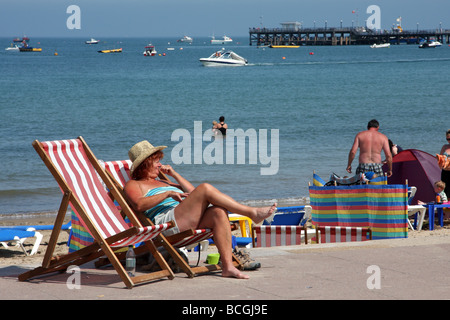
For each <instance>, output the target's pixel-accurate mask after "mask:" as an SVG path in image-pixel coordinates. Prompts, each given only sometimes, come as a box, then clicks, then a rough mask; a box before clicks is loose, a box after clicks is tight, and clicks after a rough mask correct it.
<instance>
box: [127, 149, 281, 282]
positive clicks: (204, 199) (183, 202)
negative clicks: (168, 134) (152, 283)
mask: <svg viewBox="0 0 450 320" xmlns="http://www.w3.org/2000/svg"><path fill="white" fill-rule="evenodd" d="M165 148H166V147H165V146H159V147H154V146H152V145H151V144H150V143H149V142H148V141H141V142H139V143H137V144H135V145H134V146H133V147H132V148H131V149H130V151H129V153H128V155H129V157H130V160H131V161H132V162H133V164H132V167H131V177H132V179H131V180H130V181H128V182H127V184H126V185H125V188H124V191H125V193H126V195H127V197H128V200H129V201H130V203H131V205H132V206H133V208H134V209H135V210H136V211H139V212H144V213H145V214H146V216H147V217H149V218H150V219H151V220H152V221H153V222H154V223H155V224H160V223H164V222H168V221H171V220H172V221H175V223H176V226H175V227H173V228H172V229H169V230H168V231H167V232H168V234H167V233H166V235H170V234H174V233H178V232H182V231H185V230H189V229H203V228H208V229H212V230H213V233H214V242H215V244H216V246H217V249H218V251H219V253H220V258H221V262H222V276H224V277H236V278H240V279H248V276H247V275H246V274H243V273H241V272H240V271H239V270H238V269H237V268H235V267H234V266H233V263H232V254H231V249H232V248H231V229H230V223H229V220H228V215H227V212H228V211H230V212H233V213H238V214H241V215H243V216H246V217H249V218H250V219H252V220H253V221H254V222H255V223H260V222H262V221H263V220H264V219H267V218H269V217H270V216H271V215H273V214H274V213H275V211H276V203H274V204H273V205H272V206H270V207H262V208H254V207H249V206H245V205H242V204H240V203H238V202H236V201H235V200H234V199H233V198H231V197H230V196H228V195H226V194H224V193H222V192H220V191H219V190H217V189H216V188H215V187H213V186H212V185H210V184H207V183H202V184H200V185H199V186H197V187H194V186H193V185H192V184H191V183H190V182H189V181H187V180H186V179H185V178H183V177H182V176H181V175H180V174H179V173H177V172H176V171H175V170H174V169H173V168H172V167H171V166H170V165H162V164H161V162H160V160H161V159H162V158H163V156H164V154H163V152H162V151H161V150H163V149H165ZM159 172H163V173H164V174H167V175H169V176H171V177H172V178H173V179H175V180H176V182H177V183H178V184H174V183H167V182H164V181H161V180H157V179H156V178H157V177H158V174H159Z"/></svg>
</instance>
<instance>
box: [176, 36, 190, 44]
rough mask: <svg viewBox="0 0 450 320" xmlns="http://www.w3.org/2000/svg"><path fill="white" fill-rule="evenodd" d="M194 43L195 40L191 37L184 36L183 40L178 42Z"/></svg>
mask: <svg viewBox="0 0 450 320" xmlns="http://www.w3.org/2000/svg"><path fill="white" fill-rule="evenodd" d="M193 41H194V39H192V38H191V37H189V36H184V37H183V38H181V39H178V40H177V42H185V43H192V42H193Z"/></svg>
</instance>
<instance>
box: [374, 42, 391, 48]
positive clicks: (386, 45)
mask: <svg viewBox="0 0 450 320" xmlns="http://www.w3.org/2000/svg"><path fill="white" fill-rule="evenodd" d="M390 46H391V44H390V43H379V44H377V43H374V44H373V45H371V46H370V47H371V48H372V49H377V48H389V47H390Z"/></svg>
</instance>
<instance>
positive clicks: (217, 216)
mask: <svg viewBox="0 0 450 320" xmlns="http://www.w3.org/2000/svg"><path fill="white" fill-rule="evenodd" d="M205 214H206V215H207V216H208V217H209V218H210V219H211V220H212V221H214V223H215V224H217V223H220V224H223V223H229V220H228V212H227V210H226V209H225V208H222V207H219V206H212V207H209V208H208V209H206V212H205Z"/></svg>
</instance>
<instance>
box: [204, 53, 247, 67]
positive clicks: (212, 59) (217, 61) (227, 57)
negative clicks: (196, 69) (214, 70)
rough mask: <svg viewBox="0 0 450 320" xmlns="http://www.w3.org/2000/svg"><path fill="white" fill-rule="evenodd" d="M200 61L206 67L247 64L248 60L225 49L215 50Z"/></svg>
mask: <svg viewBox="0 0 450 320" xmlns="http://www.w3.org/2000/svg"><path fill="white" fill-rule="evenodd" d="M200 62H201V63H203V65H204V66H205V67H220V66H245V65H247V63H248V62H247V60H246V59H244V58H243V57H241V56H240V55H238V54H236V53H234V52H233V51H225V49H222V50H219V51H216V52H214V53H213V54H212V55H210V56H209V57H208V58H201V59H200Z"/></svg>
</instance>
